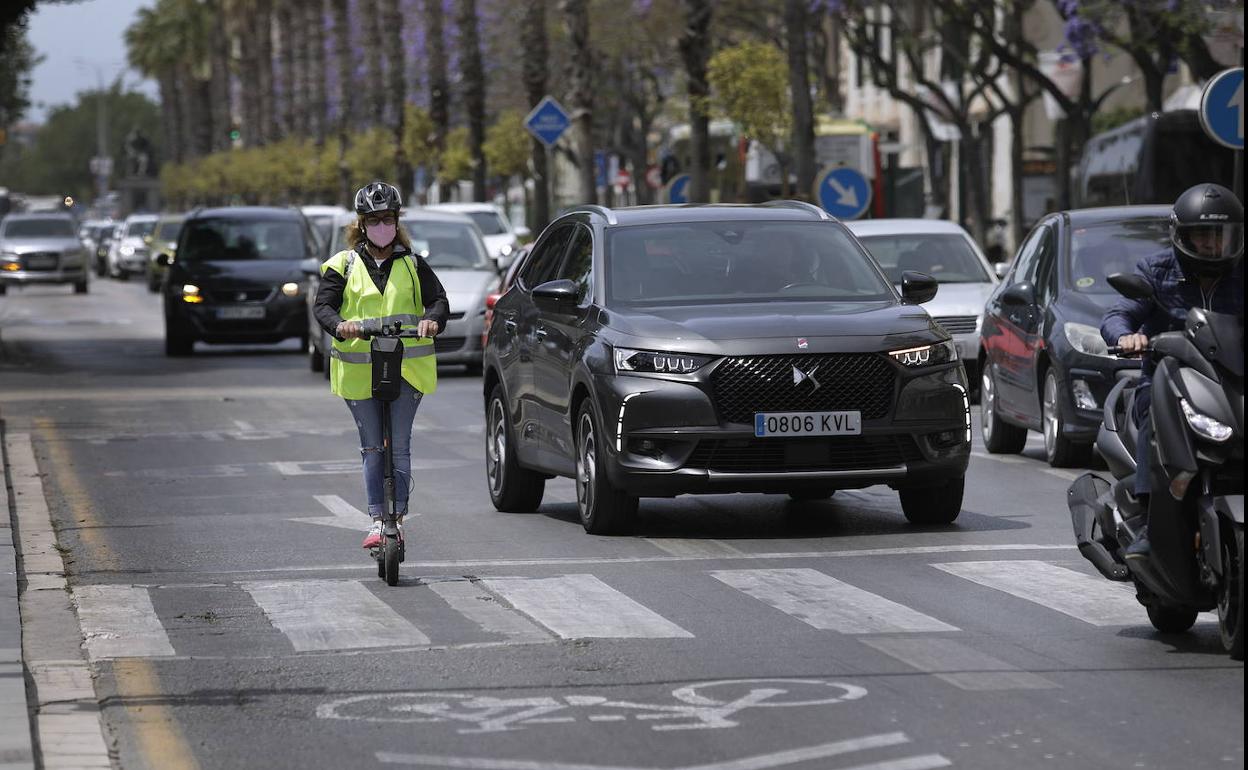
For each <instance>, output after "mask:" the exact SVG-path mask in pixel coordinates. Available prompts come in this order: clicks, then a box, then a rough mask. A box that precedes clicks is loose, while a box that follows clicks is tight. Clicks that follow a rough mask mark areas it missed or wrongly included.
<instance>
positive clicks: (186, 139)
mask: <svg viewBox="0 0 1248 770" xmlns="http://www.w3.org/2000/svg"><path fill="white" fill-rule="evenodd" d="M176 88H177V90H176V91H175V96H174V98H175V99H177V102H178V111H179V112H180V113H181V114H182V119H181V121H179V129H180V130H179V132H178V153H179V154H180V155H181V156H182V159H183V160H190V159H192V158H195V157H197V156H198V155H199V153H198V152H196V135H195V134H196V132H195V123H196V119H197V118H198V117H199V114H198V113H199V109H198V108H199V105H198V104H197V103H196V99H195V79H194V78H193V77H191V73H190V68H189V67H188V66H187V65H186V64H181V65H179V67H178V75H177V86H176Z"/></svg>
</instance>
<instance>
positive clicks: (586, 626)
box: [481, 574, 693, 639]
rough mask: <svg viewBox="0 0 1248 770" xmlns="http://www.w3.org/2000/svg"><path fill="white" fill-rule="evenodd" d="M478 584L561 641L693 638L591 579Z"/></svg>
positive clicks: (508, 580) (564, 577)
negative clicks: (561, 639)
mask: <svg viewBox="0 0 1248 770" xmlns="http://www.w3.org/2000/svg"><path fill="white" fill-rule="evenodd" d="M481 583H482V585H484V586H485V587H486V588H488V589H489V590H491V591H493V592H494V593H496V594H498V595H500V596H502V597H503V598H504V599H506V600H507V602H508V603H509V604H511V606H513V607H515V608H516V609H518V610H519V611H521V612H523V613H524V614H526V615H528V616H529V617H530V618H532V619H534V620H536V621H537V622H538V623H540V624H542V625H543V626H545V627H546V628H548V629H550V630H551V631H552V632H554V633H555V634H556V635H558V636H560V637H562V638H564V639H586V638H593V639H692V638H693V634H691V633H689V632H688V631H686V630H685V629H683V628H681V627H680V626H678V625H676V624H675V623H673V622H671V621H670V620H668V619H667V618H664V617H663V616H662V615H659V614H658V613H656V612H653V611H652V610H649V609H647V608H646V607H645V606H643V605H641V604H638V603H637V602H635V601H633V600H632V599H630V598H629V597H628V596H626V595H624V594H623V593H620V592H619V591H617V590H615V589H614V588H612V587H611V586H609V585H607V584H606V583H604V582H602V581H601V580H599V579H598V578H597V577H595V576H594V575H589V574H581V575H561V576H559V577H552V578H489V579H485V580H482V581H481Z"/></svg>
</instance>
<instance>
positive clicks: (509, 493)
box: [484, 202, 970, 533]
mask: <svg viewBox="0 0 1248 770" xmlns="http://www.w3.org/2000/svg"><path fill="white" fill-rule="evenodd" d="M936 288H937V287H936V283H935V281H934V280H933V279H932V278H930V277H929V276H926V275H923V274H921V273H909V272H908V273H906V274H905V275H904V276H903V280H902V288H901V294H900V296H899V295H898V293H897V292H896V291H895V290H894V288H893V285H892V283H891V282H890V281H889V280H888V278H887V277H886V276H885V275H884V274H883V272H882V271H881V270H880V268H879V265H877V264H876V262H875V261H874V260H873V259H872V258H871V256H870V255H869V254H868V253H867V252H866V250H865V249H863V248H862V246H861V245H860V244H859V243H858V242H857V241H856V240H855V239H854V237H853V235H851V234H850V233H849V231H848V230H847V229H846V228H845V227H844V226H843V225H841V224H840V223H839V222H837V221H835V220H833V219H831V218H830V217H828V216H827V215H826V214H825V213H824V212H823V211H822V210H821V209H818V208H816V207H813V206H810V205H808V204H802V203H795V202H787V203H783V204H779V205H762V206H657V207H642V208H636V209H618V210H611V209H606V208H602V207H598V206H588V207H581V208H578V209H574V210H572V211H571V212H569V213H567V214H565V215H564V216H562V217H560V218H559V219H557V220H556V221H555V222H553V223H552V224H551V225H550V226H549V227H547V228H546V230H545V232H543V234H542V236H541V238H540V239H539V240H538V241H537V243H536V244H535V245H534V247H533V251H532V252H531V253H530V254H529V257H528V259H527V260H526V261H525V263H524V265H523V266H522V267H521V268H520V271H519V274H518V276H517V277H516V281H515V284H514V285H513V286H511V288H510V289H509V290H508V291H507V292H506V293H505V294H503V295H502V297H500V298H499V299H498V301H497V303H496V304H495V306H494V317H493V323H492V324H491V326H490V330H489V334H488V338H487V343H486V349H485V375H484V396H485V410H486V466H487V467H486V472H487V481H488V484H489V492H490V496H491V499H492V500H493V502H494V505H495V507H497V508H498V509H499V510H506V511H525V510H528V511H531V510H534V509H536V508H537V506H538V505H539V504H540V503H541V499H542V494H543V490H544V484H545V479H546V478H549V477H551V476H567V477H571V478H574V479H575V480H576V487H577V500H578V506H579V510H580V517H581V523H582V525H583V526H584V527H585V529H586V530H587V531H589V532H591V533H611V532H619V531H623V530H625V529H627V528H628V526H629V524H630V522H631V520H632V519H633V517H634V514H635V512H636V509H637V502H638V498H639V497H673V496H676V495H681V494H686V493H699V492H701V493H717V492H765V493H787V494H789V495H790V496H792V497H794V498H796V499H807V500H809V499H819V498H826V497H829V496H831V495H832V494H833V493H834V492H835V491H836V490H837V489H847V488H848V489H853V488H861V487H866V486H871V485H875V484H887V485H889V486H892V487H894V488H895V489H897V490H899V492H900V495H901V507H902V510H903V512H904V513H905V516H906V518H907V519H909V520H910V521H912V522H916V523H925V524H932V523H948V522H951V521H953V520H954V518H956V517H957V515H958V513H959V511H960V509H961V505H962V491H963V478H964V475H965V472H966V467H967V460H968V458H969V454H970V406H969V403H968V400H967V392H966V391H967V388H966V375H965V372H964V370H963V368H962V365H961V363H960V362H959V360H958V356H957V352H956V350H955V348H954V344H953V341H952V340H951V339H950V338H949V335H948V334H947V333H946V332H945V331H944V330H943V329H942V328H941V327H940V326H938V325H937V324H935V323H934V322H933V321H932V320H931V318H930V317H929V316H928V315H927V313H926V312H924V311H923V309H922V308H921V307H918V303H921V302H925V301H927V300H928V299H931V297H933V296H934V295H935V293H936Z"/></svg>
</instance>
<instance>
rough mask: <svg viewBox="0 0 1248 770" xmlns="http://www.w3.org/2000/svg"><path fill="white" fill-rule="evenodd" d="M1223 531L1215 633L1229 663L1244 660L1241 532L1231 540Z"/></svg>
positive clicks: (1241, 529)
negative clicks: (1220, 581) (1218, 636)
mask: <svg viewBox="0 0 1248 770" xmlns="http://www.w3.org/2000/svg"><path fill="white" fill-rule="evenodd" d="M1229 534H1230V533H1228V532H1226V531H1225V530H1223V537H1222V585H1221V586H1220V587H1219V590H1218V630H1219V631H1220V632H1221V633H1222V647H1223V648H1225V649H1226V651H1227V653H1229V654H1230V656H1231V659H1232V660H1243V659H1244V528H1243V527H1235V535H1234V537H1228V535H1229Z"/></svg>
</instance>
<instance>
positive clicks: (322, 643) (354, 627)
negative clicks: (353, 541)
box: [239, 580, 429, 652]
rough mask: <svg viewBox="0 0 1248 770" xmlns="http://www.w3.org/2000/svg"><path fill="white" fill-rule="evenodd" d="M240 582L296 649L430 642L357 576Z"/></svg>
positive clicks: (305, 650)
mask: <svg viewBox="0 0 1248 770" xmlns="http://www.w3.org/2000/svg"><path fill="white" fill-rule="evenodd" d="M239 585H240V586H241V587H242V588H243V590H245V591H247V593H249V594H251V597H252V599H254V600H255V602H256V604H257V605H258V606H259V607H260V609H261V610H263V611H264V614H265V615H266V616H267V617H268V618H269V622H271V623H272V624H273V625H274V626H275V627H276V628H277V629H278V630H279V631H281V632H282V633H283V634H284V635H285V636H286V638H287V639H289V640H290V643H291V644H292V645H294V647H295V650H296V651H298V652H308V651H312V650H346V649H356V648H362V647H401V646H404V645H415V646H419V645H425V644H429V637H427V636H425V635H424V634H423V633H422V632H421V631H420V629H418V628H417V627H416V626H414V625H412V624H411V623H409V622H408V621H407V620H405V619H404V618H402V617H401V616H400V615H399V614H398V613H397V612H395V611H394V610H393V609H391V608H390V606H389V605H388V604H386V603H385V602H383V601H382V600H381V599H378V598H377V597H376V596H374V595H373V593H372V592H371V591H369V590H368V589H367V588H365V587H364V585H363V584H361V583H359V582H357V581H354V580H350V581H336V580H298V581H294V580H292V581H275V582H267V581H266V582H245V583H240V584H239Z"/></svg>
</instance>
